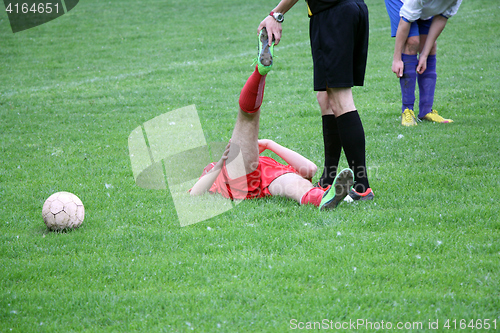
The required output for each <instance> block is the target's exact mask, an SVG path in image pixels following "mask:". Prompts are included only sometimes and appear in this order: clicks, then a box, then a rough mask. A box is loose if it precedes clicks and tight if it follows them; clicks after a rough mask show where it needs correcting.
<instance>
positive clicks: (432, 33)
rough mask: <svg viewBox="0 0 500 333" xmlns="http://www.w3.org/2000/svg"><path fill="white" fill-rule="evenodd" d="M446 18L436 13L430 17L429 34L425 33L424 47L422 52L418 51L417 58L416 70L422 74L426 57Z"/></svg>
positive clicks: (425, 67) (425, 65)
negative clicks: (418, 55)
mask: <svg viewBox="0 0 500 333" xmlns="http://www.w3.org/2000/svg"><path fill="white" fill-rule="evenodd" d="M447 22H448V19H447V18H446V17H444V16H441V15H437V16H434V18H433V19H432V23H431V27H430V28H429V34H428V35H427V39H426V40H425V45H424V48H423V49H422V52H420V57H419V60H418V66H417V72H418V73H419V74H422V73H423V72H425V70H426V69H427V57H428V56H429V54H430V53H431V50H432V48H433V47H434V44H435V43H436V40H437V38H438V37H439V35H440V34H441V32H443V29H444V27H445V26H446V23H447Z"/></svg>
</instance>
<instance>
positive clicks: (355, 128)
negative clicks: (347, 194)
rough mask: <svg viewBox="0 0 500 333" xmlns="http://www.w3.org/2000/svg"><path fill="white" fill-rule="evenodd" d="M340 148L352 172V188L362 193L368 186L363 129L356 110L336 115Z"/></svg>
mask: <svg viewBox="0 0 500 333" xmlns="http://www.w3.org/2000/svg"><path fill="white" fill-rule="evenodd" d="M337 125H338V129H339V136H340V140H341V141H342V148H344V153H345V156H346V158H347V163H348V164H349V167H350V168H351V170H352V171H353V172H354V181H355V184H354V190H355V191H357V192H359V193H363V192H365V191H366V190H367V189H368V188H369V187H370V184H369V183H368V175H367V173H366V157H365V131H364V130H363V124H362V123H361V119H360V118H359V114H358V111H357V110H354V111H351V112H347V113H344V114H343V115H341V116H339V117H337Z"/></svg>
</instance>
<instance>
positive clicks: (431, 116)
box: [422, 110, 453, 124]
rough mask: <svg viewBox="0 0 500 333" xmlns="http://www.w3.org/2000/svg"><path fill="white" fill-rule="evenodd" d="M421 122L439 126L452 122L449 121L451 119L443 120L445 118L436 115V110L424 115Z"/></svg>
mask: <svg viewBox="0 0 500 333" xmlns="http://www.w3.org/2000/svg"><path fill="white" fill-rule="evenodd" d="M422 120H428V121H432V122H435V123H441V124H447V123H452V122H453V120H451V119H445V118H443V117H441V116H440V115H438V112H437V111H436V110H432V111H431V112H429V113H428V114H426V115H425V116H424V118H422Z"/></svg>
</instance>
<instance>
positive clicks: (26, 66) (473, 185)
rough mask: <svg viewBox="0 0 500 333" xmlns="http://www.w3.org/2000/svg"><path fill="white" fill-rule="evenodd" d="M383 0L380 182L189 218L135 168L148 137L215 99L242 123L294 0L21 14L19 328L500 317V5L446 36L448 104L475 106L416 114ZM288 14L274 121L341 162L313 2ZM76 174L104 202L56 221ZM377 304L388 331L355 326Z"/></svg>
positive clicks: (235, 326) (485, 0)
mask: <svg viewBox="0 0 500 333" xmlns="http://www.w3.org/2000/svg"><path fill="white" fill-rule="evenodd" d="M366 2H367V5H368V7H369V10H370V49H369V59H368V67H367V73H366V81H365V86H364V87H358V88H355V89H354V94H355V101H356V106H357V108H358V109H359V111H360V115H361V117H362V120H363V123H364V126H365V132H366V140H367V164H368V167H369V168H370V183H371V186H372V188H373V190H374V192H375V194H376V199H375V200H374V201H373V202H368V203H366V202H365V203H356V204H350V205H349V204H342V205H340V206H339V207H338V208H337V209H336V210H335V211H330V212H319V211H318V210H317V209H316V208H315V207H312V206H299V205H298V204H297V203H295V202H293V201H290V200H286V199H283V198H265V199H259V200H250V201H245V202H242V203H241V204H239V205H237V206H236V207H234V208H233V209H231V210H229V211H227V212H225V213H223V214H221V215H218V216H215V217H213V218H211V219H208V220H205V221H202V222H199V223H196V224H193V225H190V226H186V227H181V226H180V224H179V219H178V217H177V214H176V210H175V208H174V205H173V200H172V196H171V194H170V191H169V190H147V189H143V188H140V187H138V186H136V184H135V182H134V177H133V173H132V167H131V162H130V158H129V148H128V137H129V135H130V133H131V132H132V131H133V130H134V129H135V128H137V127H138V126H141V124H143V123H144V122H147V121H148V120H150V119H153V118H155V117H157V116H160V115H162V114H165V113H166V112H169V111H172V110H176V109H178V108H182V107H185V106H188V105H196V109H197V111H198V114H199V117H200V122H201V125H202V128H203V131H204V135H205V139H206V141H207V142H225V141H227V140H228V139H229V138H230V135H231V130H232V126H233V124H234V119H235V115H236V111H237V106H238V104H237V103H238V96H239V93H240V90H241V88H242V86H243V84H244V83H245V80H246V79H247V77H248V76H249V75H250V73H251V71H252V70H253V68H252V66H251V65H252V59H253V58H254V57H255V55H256V44H257V41H256V39H257V26H258V24H259V22H260V21H261V19H262V18H263V17H264V16H265V15H266V14H267V13H268V12H269V11H270V10H271V9H272V8H273V7H274V6H275V4H276V3H277V1H242V0H234V1H229V2H228V1H218V0H215V1H201V0H192V1H175V2H174V1H147V2H143V1H130V0H124V1H114V2H108V1H97V0H87V1H80V3H79V4H78V5H77V6H76V7H75V8H74V9H73V10H72V11H70V12H69V13H68V14H66V15H64V16H62V17H59V18H58V19H56V20H54V21H51V22H49V23H47V24H44V25H41V26H38V27H35V28H33V29H29V30H26V31H23V32H18V33H15V34H13V33H12V31H11V30H10V26H9V21H8V18H7V14H6V12H5V11H2V12H1V13H0V82H1V85H0V120H1V121H0V152H1V157H0V164H1V167H0V216H1V218H0V281H1V282H0V332H189V331H196V332H287V331H297V330H299V329H298V328H299V327H303V325H304V327H306V325H307V323H308V322H309V323H310V324H309V325H312V326H314V322H321V323H322V324H324V323H325V322H324V321H323V320H327V322H328V323H330V321H331V323H332V324H331V325H332V326H330V328H332V329H331V330H329V331H336V332H337V331H338V332H354V331H370V332H371V331H375V328H380V329H378V330H377V331H378V332H386V331H387V332H392V331H397V328H396V325H397V323H402V324H403V326H404V325H406V328H405V329H403V330H401V331H406V332H410V331H411V332H475V331H481V332H482V331H487V332H492V331H500V282H499V278H500V242H499V238H500V221H499V220H500V219H499V216H498V214H499V206H500V205H499V204H498V200H499V199H498V198H499V197H500V182H499V177H500V157H499V152H500V135H499V128H500V121H499V117H498V116H499V112H498V102H499V97H500V89H499V85H500V62H499V59H500V41H499V39H498V33H499V32H500V22H499V21H498V16H499V15H500V7H499V3H498V1H497V0H468V1H464V2H463V4H462V6H461V8H460V11H459V12H458V14H457V15H456V16H455V17H454V18H452V19H451V20H450V21H449V23H448V25H447V27H446V28H445V30H444V32H443V34H442V35H441V37H440V39H439V41H438V47H439V49H438V54H439V55H438V87H437V92H436V100H435V105H434V106H435V108H436V109H437V110H439V111H440V113H441V114H442V115H443V116H445V117H449V118H452V119H453V120H454V121H455V122H454V123H453V124H450V125H440V124H431V123H422V124H419V125H418V126H416V127H413V128H403V127H402V126H401V125H400V123H399V121H400V120H399V112H400V91H399V83H398V80H397V79H396V77H395V75H394V74H393V73H392V72H391V70H390V67H391V61H392V53H393V47H394V40H393V39H392V38H390V29H389V19H388V16H387V13H386V10H385V6H384V3H383V1H375V0H366ZM0 7H1V6H0ZM1 8H3V7H1ZM283 28H284V36H283V39H282V41H281V43H280V45H278V47H276V49H275V54H276V55H277V58H276V61H275V67H274V70H273V71H272V72H271V73H270V74H269V75H268V77H267V80H266V82H267V85H266V95H265V101H264V104H263V107H262V110H263V111H262V120H261V137H262V138H270V139H273V140H275V141H277V142H279V143H281V144H283V145H285V146H287V147H289V148H291V149H294V150H296V151H298V152H300V153H302V154H303V155H305V156H307V157H308V158H310V159H311V160H312V161H314V162H315V163H316V164H317V165H319V166H321V165H322V163H323V144H322V135H321V118H320V112H319V107H318V106H317V103H316V97H315V93H314V92H313V91H312V60H311V56H310V49H309V39H308V18H307V15H306V7H305V3H304V2H303V1H300V2H299V3H298V4H297V5H296V6H295V7H294V8H293V9H292V10H291V11H290V12H289V13H288V14H287V15H286V20H285V23H284V25H283ZM341 164H342V165H341V166H342V167H345V166H347V163H346V161H345V158H343V159H342V162H341ZM200 172H201V170H200ZM317 177H319V174H318V175H317V176H316V178H317ZM57 191H69V192H73V193H75V194H76V195H78V196H79V197H80V199H81V200H82V201H83V203H84V204H85V210H86V217H85V221H84V223H83V225H82V227H81V228H79V229H77V230H74V231H72V232H67V233H53V232H48V231H47V229H46V227H45V225H44V223H43V220H42V217H41V210H42V205H43V203H44V201H45V199H46V198H47V197H48V196H49V195H50V194H52V193H54V192H57ZM358 320H359V321H364V322H371V323H372V329H370V326H367V325H365V326H363V325H361V326H359V327H357V328H358V329H357V330H354V329H352V326H349V328H346V329H342V328H339V327H337V328H338V329H335V323H337V324H338V323H340V324H342V323H349V322H357V321H358ZM447 320H449V321H448V324H449V325H448V327H445V324H446V322H447ZM453 320H455V321H454V322H453ZM461 320H462V321H461ZM471 320H473V322H471ZM382 321H383V322H384V325H385V326H383V327H382V326H380V325H381V322H382ZM436 321H438V329H434V327H435V326H433V325H434V324H432V325H431V326H429V325H430V324H431V323H435V322H436ZM388 322H390V323H391V325H392V329H388V327H387V323H388ZM357 323H358V322H357ZM359 323H363V322H359ZM419 323H420V325H421V326H419ZM463 323H466V324H465V328H464V327H463V326H462V329H461V327H460V324H463ZM481 323H482V326H481V327H480V326H479V325H478V324H481ZM377 324H378V325H379V326H377ZM486 324H488V325H489V329H486V328H487V327H488V325H486ZM494 325H496V327H495V326H494ZM472 326H474V329H473V328H472ZM367 327H368V328H367ZM410 327H411V328H410ZM295 328H297V329H295ZM323 330H325V331H328V330H327V329H326V328H325V325H322V326H321V328H320V327H318V326H317V324H316V329H311V330H309V331H323Z"/></svg>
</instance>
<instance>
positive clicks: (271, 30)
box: [258, 0, 298, 46]
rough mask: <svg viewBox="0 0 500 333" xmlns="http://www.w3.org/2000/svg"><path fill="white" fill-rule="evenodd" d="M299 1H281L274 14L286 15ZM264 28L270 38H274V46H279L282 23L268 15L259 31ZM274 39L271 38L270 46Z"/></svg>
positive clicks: (261, 23)
mask: <svg viewBox="0 0 500 333" xmlns="http://www.w3.org/2000/svg"><path fill="white" fill-rule="evenodd" d="M297 2H298V0H281V1H280V3H279V4H278V5H277V6H276V7H275V8H274V9H273V10H272V12H274V13H281V14H285V13H286V12H288V11H289V10H290V8H292V7H293V6H294V5H295V4H296V3H297ZM262 28H266V30H267V34H268V36H273V37H274V44H275V45H278V44H279V42H280V39H281V23H279V22H278V21H276V20H275V19H274V17H272V16H270V15H268V16H267V17H266V18H265V19H263V20H262V22H260V24H259V28H258V31H259V32H260V31H261V30H262ZM272 41H273V38H269V46H271V43H272Z"/></svg>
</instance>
